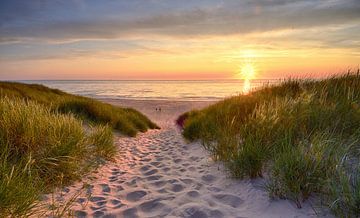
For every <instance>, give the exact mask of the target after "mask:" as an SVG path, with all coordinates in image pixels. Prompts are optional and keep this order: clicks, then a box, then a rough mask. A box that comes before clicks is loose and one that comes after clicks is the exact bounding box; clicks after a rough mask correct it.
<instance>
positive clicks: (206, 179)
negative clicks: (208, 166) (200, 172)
mask: <svg viewBox="0 0 360 218" xmlns="http://www.w3.org/2000/svg"><path fill="white" fill-rule="evenodd" d="M201 179H202V180H203V181H204V182H207V183H211V182H214V181H215V180H216V177H215V176H213V175H211V174H207V175H204V176H202V177H201Z"/></svg>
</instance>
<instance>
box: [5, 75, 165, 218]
mask: <svg viewBox="0 0 360 218" xmlns="http://www.w3.org/2000/svg"><path fill="white" fill-rule="evenodd" d="M149 128H158V127H157V126H156V124H154V123H152V122H151V121H150V120H149V119H148V118H147V117H145V116H144V115H142V114H141V113H139V112H138V111H136V110H133V109H131V108H119V107H115V106H112V105H110V104H105V103H102V102H99V101H96V100H92V99H89V98H85V97H80V96H74V95H70V94H67V93H64V92H62V91H59V90H56V89H50V88H47V87H45V86H41V85H26V84H20V83H8V82H0V217H9V216H10V217H26V216H29V215H34V213H35V216H37V215H39V214H40V215H41V213H40V211H39V210H38V208H41V207H39V206H38V205H37V204H38V200H39V197H40V195H41V194H44V192H51V191H52V190H54V188H56V187H61V186H63V185H67V184H69V183H71V182H73V181H74V180H77V179H79V178H81V176H82V175H83V174H84V173H87V172H88V171H89V170H90V169H92V168H93V167H94V166H96V165H98V163H101V162H103V160H110V159H112V158H113V157H114V155H115V154H116V152H117V150H116V147H115V145H114V142H113V130H114V129H115V130H116V131H119V132H121V133H123V134H125V135H128V136H135V135H136V134H137V133H138V132H145V131H146V130H147V129H149ZM63 212H64V211H63ZM65 212H66V211H65Z"/></svg>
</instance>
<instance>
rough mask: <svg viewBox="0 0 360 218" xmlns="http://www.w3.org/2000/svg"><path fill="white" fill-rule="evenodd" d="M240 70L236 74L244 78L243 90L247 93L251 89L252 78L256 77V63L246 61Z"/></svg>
mask: <svg viewBox="0 0 360 218" xmlns="http://www.w3.org/2000/svg"><path fill="white" fill-rule="evenodd" d="M239 71H240V72H238V73H237V75H236V76H237V78H238V79H241V80H244V84H243V89H242V91H243V93H244V94H247V93H249V91H250V89H251V80H253V79H255V77H256V70H255V67H254V64H253V63H251V62H248V63H245V64H243V65H242V66H241V67H240V69H239Z"/></svg>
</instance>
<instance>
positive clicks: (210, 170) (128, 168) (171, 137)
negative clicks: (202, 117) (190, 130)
mask: <svg viewBox="0 0 360 218" xmlns="http://www.w3.org/2000/svg"><path fill="white" fill-rule="evenodd" d="M105 102H107V103H110V104H113V105H117V106H122V107H132V108H134V109H137V110H139V111H140V112H142V113H144V114H145V115H146V116H148V117H149V118H150V119H151V120H153V121H154V122H156V123H157V124H158V125H159V126H160V127H161V129H160V130H149V131H148V132H146V133H140V134H138V136H137V137H134V138H131V137H125V136H121V135H119V134H116V136H115V139H114V140H115V143H116V145H117V147H118V154H117V155H116V157H115V160H114V161H113V162H107V163H105V164H104V165H103V166H101V167H99V168H98V169H97V170H96V171H94V172H92V173H91V174H89V175H88V176H86V177H85V178H83V179H82V180H81V181H79V182H76V183H75V184H73V185H71V186H69V187H65V188H63V189H62V190H61V192H58V193H55V194H48V195H46V196H44V198H43V202H42V203H45V204H51V203H54V202H53V201H54V200H53V199H56V201H57V202H62V201H63V202H67V201H69V199H72V198H73V199H74V202H73V204H72V206H71V209H72V211H73V212H74V215H75V216H76V217H194V218H203V217H312V216H314V217H315V213H314V211H313V209H312V207H311V206H310V205H309V204H308V203H304V204H303V207H302V208H301V209H298V208H296V206H295V204H293V203H291V202H290V201H288V200H272V199H270V198H269V196H268V193H267V192H266V190H265V187H264V180H263V179H255V180H249V179H248V180H246V179H245V180H237V179H232V178H230V176H229V174H228V173H227V172H226V170H225V167H224V166H223V165H222V164H221V163H219V162H214V161H213V160H212V159H211V157H210V156H209V154H208V152H207V151H206V150H205V149H203V147H202V146H201V144H200V143H199V142H196V143H187V142H186V141H185V140H184V139H183V137H182V135H181V130H180V129H179V127H177V126H176V124H175V119H176V118H177V117H178V116H179V115H180V114H182V113H184V112H186V111H189V110H192V109H201V108H203V107H206V106H208V105H210V104H211V103H214V102H211V101H165V100H106V101H105ZM159 108H161V111H160V110H159ZM84 184H87V185H85V186H84ZM57 204H58V203H57Z"/></svg>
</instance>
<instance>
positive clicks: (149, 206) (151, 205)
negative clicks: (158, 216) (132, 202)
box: [139, 199, 164, 212]
mask: <svg viewBox="0 0 360 218" xmlns="http://www.w3.org/2000/svg"><path fill="white" fill-rule="evenodd" d="M160 201H161V199H154V200H151V201H146V202H144V203H142V204H140V205H139V207H140V210H141V211H143V212H153V211H156V210H159V209H161V208H162V207H164V204H163V203H161V202H160Z"/></svg>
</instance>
